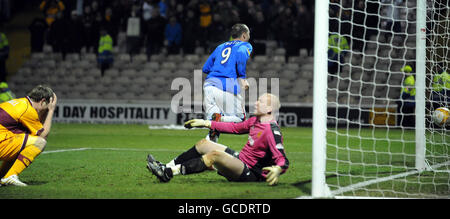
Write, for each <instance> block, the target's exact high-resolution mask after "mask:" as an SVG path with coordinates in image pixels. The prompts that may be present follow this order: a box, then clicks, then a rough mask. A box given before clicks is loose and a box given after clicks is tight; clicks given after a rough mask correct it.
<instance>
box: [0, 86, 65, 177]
mask: <svg viewBox="0 0 450 219" xmlns="http://www.w3.org/2000/svg"><path fill="white" fill-rule="evenodd" d="M56 101H57V99H56V95H55V94H54V93H53V90H52V89H51V88H49V87H45V86H41V85H39V86H37V87H35V88H33V89H32V90H31V91H30V92H29V93H28V96H27V97H24V98H19V99H13V100H10V101H7V102H4V103H2V104H0V117H1V118H0V138H1V139H2V141H1V142H0V160H2V161H3V163H2V166H1V167H0V178H1V180H0V185H15V186H26V184H25V183H23V182H21V181H20V180H19V178H18V175H19V174H20V173H21V172H22V171H23V170H24V169H25V168H27V167H28V166H29V165H30V164H31V162H33V160H34V158H36V157H37V156H38V155H39V154H40V153H41V152H42V151H43V150H44V148H45V145H46V144H47V141H46V137H47V135H48V134H49V132H50V127H51V124H52V117H53V112H54V110H55V106H56Z"/></svg>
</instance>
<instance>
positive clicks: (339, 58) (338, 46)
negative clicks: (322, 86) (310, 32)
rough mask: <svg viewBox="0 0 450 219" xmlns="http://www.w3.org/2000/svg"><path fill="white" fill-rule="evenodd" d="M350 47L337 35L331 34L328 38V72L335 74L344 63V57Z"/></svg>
mask: <svg viewBox="0 0 450 219" xmlns="http://www.w3.org/2000/svg"><path fill="white" fill-rule="evenodd" d="M349 48H350V47H349V45H348V42H347V39H346V38H345V37H343V36H341V35H339V34H331V35H330V36H329V37H328V72H329V73H330V74H336V73H338V71H339V67H340V65H341V64H343V63H344V61H345V60H344V57H345V54H346V53H347V51H346V50H348V49H349Z"/></svg>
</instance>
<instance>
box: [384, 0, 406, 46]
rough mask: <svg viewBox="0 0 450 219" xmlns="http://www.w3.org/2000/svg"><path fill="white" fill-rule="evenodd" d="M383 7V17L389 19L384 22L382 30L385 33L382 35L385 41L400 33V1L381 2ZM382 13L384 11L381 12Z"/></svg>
mask: <svg viewBox="0 0 450 219" xmlns="http://www.w3.org/2000/svg"><path fill="white" fill-rule="evenodd" d="M381 3H383V6H384V7H386V8H385V11H386V14H385V16H386V17H388V18H389V19H388V20H387V21H385V22H384V23H385V25H384V29H385V30H386V31H387V32H386V33H385V34H384V35H385V38H386V40H387V39H389V37H391V36H392V33H394V36H395V34H398V33H400V32H401V31H402V23H401V21H400V5H401V4H402V3H403V1H402V0H382V1H381ZM383 11H384V10H383Z"/></svg>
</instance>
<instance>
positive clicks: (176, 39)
mask: <svg viewBox="0 0 450 219" xmlns="http://www.w3.org/2000/svg"><path fill="white" fill-rule="evenodd" d="M165 37H166V40H167V50H168V53H169V54H178V53H179V52H180V46H181V37H182V30H181V25H180V24H179V23H178V21H177V19H176V17H171V18H170V22H169V23H168V24H167V25H166V28H165Z"/></svg>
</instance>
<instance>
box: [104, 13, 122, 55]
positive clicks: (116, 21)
mask: <svg viewBox="0 0 450 219" xmlns="http://www.w3.org/2000/svg"><path fill="white" fill-rule="evenodd" d="M102 26H103V27H105V29H106V31H107V32H108V34H109V35H110V36H111V38H112V40H113V43H114V46H115V45H117V35H118V34H119V30H120V18H119V17H118V16H115V15H114V14H113V10H112V8H109V7H108V8H106V9H105V16H104V17H103V21H102Z"/></svg>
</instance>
